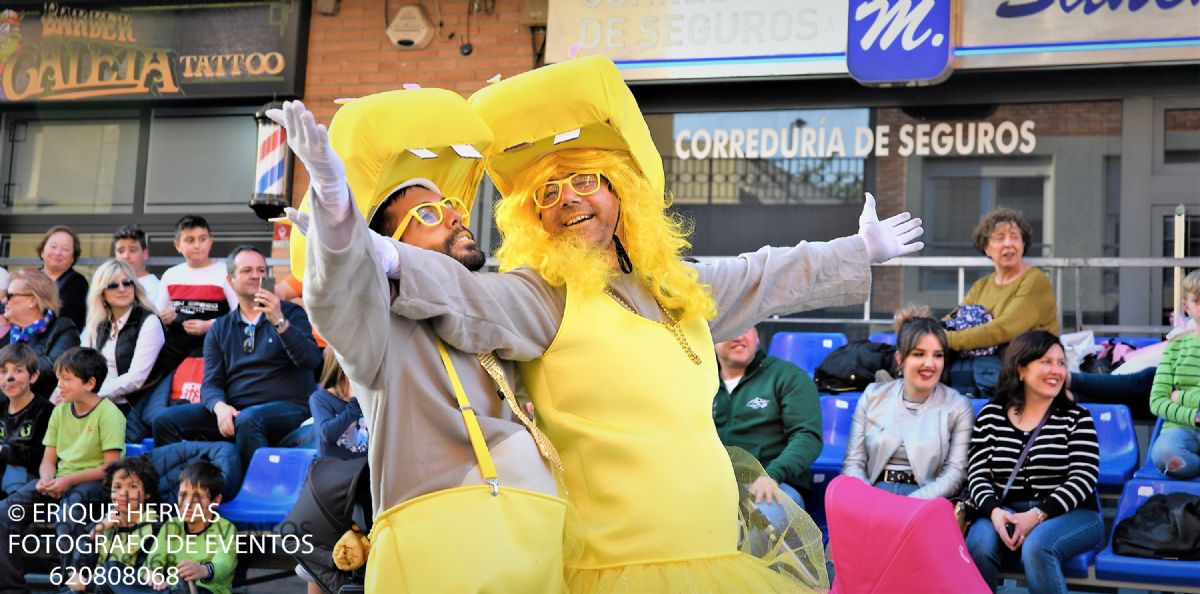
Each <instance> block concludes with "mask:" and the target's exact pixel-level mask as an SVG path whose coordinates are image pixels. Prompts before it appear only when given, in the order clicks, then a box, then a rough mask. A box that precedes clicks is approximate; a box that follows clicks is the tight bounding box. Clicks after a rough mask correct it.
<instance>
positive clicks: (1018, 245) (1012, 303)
mask: <svg viewBox="0 0 1200 594" xmlns="http://www.w3.org/2000/svg"><path fill="white" fill-rule="evenodd" d="M972 241H973V243H974V244H975V248H976V249H978V250H979V251H980V252H981V253H983V255H985V256H987V257H988V258H990V259H991V260H992V262H993V264H994V265H995V271H994V272H992V273H991V274H989V275H987V276H985V277H983V278H981V279H979V280H977V281H975V284H973V285H971V290H970V291H967V294H966V296H965V297H963V304H968V305H982V306H983V307H985V308H986V309H987V311H988V313H990V314H991V316H992V321H990V322H988V323H986V324H981V325H979V326H975V327H973V328H967V329H964V330H956V331H950V332H947V333H946V338H947V339H948V340H949V344H950V349H951V350H953V351H956V352H958V353H964V352H967V351H971V350H974V349H981V348H987V347H994V346H1003V345H1006V344H1008V343H1009V342H1011V341H1012V339H1014V338H1016V337H1017V336H1020V335H1021V334H1023V333H1025V332H1028V331H1030V330H1046V331H1048V332H1051V333H1054V334H1058V332H1059V327H1058V301H1057V300H1056V299H1055V297H1054V288H1053V287H1052V286H1051V285H1050V277H1048V276H1046V273H1044V272H1042V271H1041V270H1038V269H1037V268H1034V267H1033V266H1032V265H1030V264H1029V263H1028V262H1026V261H1025V258H1024V256H1025V254H1026V253H1027V252H1028V250H1029V245H1030V244H1031V243H1033V228H1032V227H1031V226H1030V225H1029V223H1028V222H1027V221H1025V219H1024V218H1022V217H1021V213H1019V212H1017V211H1015V210H1012V209H1009V208H997V209H995V210H993V211H991V212H989V213H988V214H987V215H986V216H984V218H983V220H982V221H980V222H979V226H978V227H976V228H975V233H974V234H973V237H972ZM976 367H979V368H981V369H982V371H981V370H980V369H975V368H976ZM999 376H1000V360H999V357H996V356H984V357H975V358H974V359H961V360H959V361H956V362H955V363H954V364H953V365H952V366H951V368H950V385H952V386H954V387H955V388H956V389H958V390H959V391H961V392H964V393H971V394H975V395H977V396H981V397H990V396H991V389H992V387H993V386H995V382H996V379H997V378H999Z"/></svg>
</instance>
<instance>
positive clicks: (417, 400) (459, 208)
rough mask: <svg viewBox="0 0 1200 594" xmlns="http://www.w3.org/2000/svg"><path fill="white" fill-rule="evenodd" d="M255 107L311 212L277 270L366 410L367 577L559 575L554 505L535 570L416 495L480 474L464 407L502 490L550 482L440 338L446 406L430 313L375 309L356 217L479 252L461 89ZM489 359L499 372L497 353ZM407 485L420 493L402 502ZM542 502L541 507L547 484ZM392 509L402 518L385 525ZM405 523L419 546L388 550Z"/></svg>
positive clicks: (467, 587)
mask: <svg viewBox="0 0 1200 594" xmlns="http://www.w3.org/2000/svg"><path fill="white" fill-rule="evenodd" d="M301 114H303V115H304V119H303V120H301V118H300V116H301ZM267 115H268V116H269V117H271V118H272V119H274V120H275V121H276V122H278V123H280V124H281V125H284V126H285V128H287V130H288V144H289V145H290V146H291V147H292V149H293V151H294V152H296V154H297V155H298V156H299V157H300V158H301V159H302V160H304V162H305V164H306V166H307V169H308V171H309V174H310V177H311V179H312V185H311V193H310V195H309V196H308V197H307V198H306V200H305V203H304V204H303V205H302V207H301V208H302V210H311V211H312V219H311V224H310V225H309V224H308V223H309V221H308V220H307V219H302V221H301V222H303V223H305V225H304V226H307V229H304V228H301V231H302V232H303V231H307V237H305V236H303V235H301V234H299V233H297V234H293V236H292V237H293V239H292V241H293V246H292V249H293V251H292V270H293V273H294V274H296V275H298V276H302V277H303V278H304V280H305V288H306V294H305V305H306V307H307V309H308V311H309V315H310V317H311V318H312V320H313V324H314V325H315V326H316V327H317V328H318V330H319V332H320V333H321V335H322V336H324V337H325V339H326V340H327V341H328V342H329V344H330V347H331V348H333V349H334V350H335V352H336V353H337V355H338V360H339V362H340V363H341V365H342V368H343V369H344V371H345V373H346V375H347V377H348V378H349V379H350V381H351V382H352V383H353V385H354V393H355V395H356V396H357V398H358V400H359V402H360V403H361V405H362V409H363V414H364V416H365V417H366V419H367V422H368V424H369V433H370V436H371V439H370V443H369V451H368V461H369V466H370V473H371V495H372V498H373V502H374V507H375V509H374V511H375V528H374V530H373V531H372V540H373V542H374V546H373V547H372V550H371V556H370V560H369V562H368V565H367V589H368V591H370V592H402V591H421V592H424V591H431V585H432V587H433V588H434V589H435V590H436V591H445V592H482V591H487V592H505V591H511V592H531V591H538V592H541V591H549V592H556V591H562V590H563V589H564V586H565V585H564V583H563V581H562V563H563V562H562V559H561V554H562V551H561V539H562V529H561V520H562V518H561V517H559V518H557V521H559V522H560V527H559V529H558V534H557V535H549V536H547V537H546V538H547V542H549V543H550V546H549V548H548V550H544V551H539V554H540V555H541V556H542V557H541V558H540V559H537V560H536V561H537V564H538V567H537V568H538V569H539V570H538V571H529V570H528V569H526V570H524V571H519V572H518V575H513V573H514V572H513V568H514V567H517V568H521V567H526V568H528V567H529V566H527V565H526V566H522V565H521V564H520V563H517V562H514V560H513V559H512V557H511V555H513V554H514V552H513V551H511V550H504V547H502V546H497V544H496V540H495V539H494V538H493V537H494V536H496V535H495V533H492V532H488V531H476V527H475V526H467V527H465V528H466V530H465V531H464V530H463V529H462V528H463V527H462V526H459V525H458V524H457V522H459V521H460V520H461V519H462V518H464V517H468V516H467V515H466V512H467V511H468V510H464V509H452V510H451V513H448V514H447V513H441V512H439V510H434V511H430V510H429V507H428V505H427V503H428V500H429V498H430V497H436V496H437V495H438V494H439V492H446V491H447V490H454V489H456V488H461V487H464V486H471V485H481V484H483V483H484V482H485V480H487V479H488V478H491V477H488V476H487V472H486V469H484V468H481V463H480V462H479V461H478V460H477V457H476V454H477V452H475V451H473V450H474V448H473V445H474V444H473V441H472V440H471V439H469V436H468V433H469V432H470V429H468V428H467V426H469V425H470V422H465V416H466V415H467V414H468V412H469V413H470V414H471V416H472V417H473V418H474V419H476V421H475V422H476V423H477V426H478V427H479V428H480V431H479V433H480V435H481V436H482V438H483V441H485V442H486V449H487V450H489V451H490V452H489V456H490V458H491V460H492V461H493V462H494V466H495V469H494V472H493V473H492V474H493V475H498V477H499V478H498V479H497V483H496V484H497V485H498V487H497V488H498V489H499V490H500V492H501V494H502V495H508V494H509V490H510V489H514V488H515V489H525V490H528V491H532V492H536V493H544V494H547V495H550V496H554V498H556V497H557V495H558V488H557V485H556V482H555V478H554V477H553V475H552V474H551V471H550V470H549V468H548V467H547V465H546V464H545V462H544V461H543V460H542V457H541V456H540V455H539V452H538V448H537V446H536V445H535V443H534V439H533V438H532V436H531V435H530V433H529V432H527V431H526V429H525V427H523V426H522V425H521V424H519V423H517V422H515V421H514V420H513V419H512V415H511V413H510V411H509V410H508V407H507V406H506V405H505V403H504V401H503V400H501V399H499V398H497V384H496V383H494V381H493V378H492V377H490V376H489V373H488V372H486V371H485V370H484V369H483V368H482V367H481V364H480V361H478V360H477V359H476V357H475V356H474V355H472V354H467V353H463V352H461V351H458V350H455V349H452V348H451V349H447V355H448V356H449V358H450V360H451V362H452V365H453V367H454V368H455V369H456V370H457V376H458V377H457V380H458V383H459V384H460V385H461V388H462V390H461V392H463V393H464V395H465V398H466V400H467V401H468V402H469V406H467V407H464V410H460V406H459V404H457V403H456V396H455V394H456V390H455V385H454V382H452V380H451V379H450V376H449V375H448V373H447V366H446V364H445V363H444V361H443V360H442V358H441V353H440V352H439V347H438V341H437V338H436V336H435V335H434V333H433V331H432V329H431V328H430V324H429V323H428V322H420V321H413V320H411V319H406V318H403V317H400V316H398V315H394V314H393V313H392V312H391V304H390V301H391V298H390V290H389V287H388V281H387V279H386V277H385V267H386V266H388V265H389V264H387V263H386V262H381V259H380V258H379V254H384V255H385V256H389V257H391V259H392V260H394V256H393V254H394V253H395V252H394V250H392V249H390V248H385V249H384V250H379V249H376V248H377V247H378V246H379V238H378V236H373V235H372V234H371V233H370V232H369V231H368V221H370V223H371V227H372V228H373V229H375V230H376V231H378V232H380V233H383V234H385V235H387V236H394V237H395V238H397V239H398V240H399V241H401V242H403V243H404V244H405V245H406V246H412V247H413V248H414V249H421V250H422V251H428V253H429V254H430V255H432V256H435V257H436V258H438V259H439V260H444V261H445V262H446V263H448V264H451V265H454V266H457V267H459V268H461V269H462V270H463V271H464V272H466V271H468V270H477V269H478V268H480V267H481V266H482V265H483V263H484V257H483V254H482V252H481V251H480V250H479V247H478V246H477V245H476V244H475V241H474V238H473V236H472V235H471V233H470V231H469V230H467V229H466V227H465V226H464V224H463V220H464V217H465V216H467V215H468V214H469V213H470V204H471V202H472V201H473V199H474V196H475V192H476V190H477V188H478V185H479V182H480V180H481V178H482V176H483V158H482V154H481V153H482V152H483V151H486V150H487V149H488V148H489V147H490V145H491V142H492V133H491V131H490V130H489V129H488V127H487V125H486V124H484V123H483V121H482V120H481V119H480V118H479V117H478V116H477V115H476V114H475V112H474V111H472V110H471V108H470V107H469V106H468V105H467V102H466V100H465V99H463V98H462V97H461V96H459V95H457V94H455V93H453V92H451V91H446V90H442V89H410V90H402V91H391V92H387V93H380V94H376V95H370V96H367V97H363V98H359V99H355V100H353V101H351V102H350V103H348V104H346V105H344V106H343V107H341V108H340V109H339V110H338V112H337V114H336V115H335V116H334V118H333V121H332V123H331V125H330V128H329V131H328V132H327V133H326V131H325V129H324V127H323V126H322V127H320V128H318V127H317V126H316V125H315V122H314V121H313V118H312V115H311V114H309V113H307V111H305V110H304V109H303V105H302V104H298V103H297V104H292V105H290V106H289V112H288V113H284V112H283V111H280V110H273V111H270V112H268V114H267ZM289 118H290V119H289ZM334 150H336V151H337V154H334V152H333V151H334ZM339 155H340V158H339ZM443 192H445V195H444V196H443ZM351 196H353V199H354V201H356V202H357V206H358V208H357V209H356V208H355V207H354V205H353V204H352V203H351ZM458 197H461V199H460V198H458ZM322 199H324V200H322ZM339 201H340V203H341V204H342V205H343V207H344V208H342V209H341V210H339V211H337V212H335V213H330V212H329V211H328V209H323V208H322V205H323V204H328V203H335V202H339ZM373 241H374V246H375V248H373V247H372V246H373ZM306 256H307V257H306ZM306 260H307V262H306ZM501 369H506V370H508V374H507V375H508V377H510V378H511V377H513V376H512V373H511V371H512V366H511V364H505V365H503V366H502V367H501ZM506 389H511V385H507V386H506ZM423 498H424V499H423ZM423 501H424V502H425V505H424V507H413V506H420V505H421V504H422V502H423ZM546 502H547V503H548V504H549V505H548V509H550V510H551V513H555V509H556V508H555V506H554V505H552V503H553V502H552V501H550V498H547V499H546ZM406 509H407V510H412V509H416V510H417V515H418V516H419V517H420V519H421V521H422V522H425V523H427V524H428V531H427V532H424V533H422V534H423V535H426V536H427V535H428V534H429V531H432V532H433V534H434V535H435V537H433V538H421V537H419V536H415V534H414V532H413V531H414V530H417V529H418V528H419V527H417V526H414V524H415V523H414V522H412V517H413V516H412V515H411V514H409V515H401V512H402V511H403V510H406ZM557 513H559V515H560V516H561V507H559V508H558V511H557ZM401 517H403V518H407V520H406V522H407V523H408V524H409V525H407V526H397V525H396V524H397V518H401ZM551 521H554V519H551ZM405 538H408V539H413V540H419V541H420V542H417V543H414V544H415V545H416V546H417V547H419V549H420V554H408V555H403V558H400V559H394V558H389V557H390V556H396V557H398V556H399V555H391V554H389V553H395V549H396V546H395V543H396V542H397V541H398V540H399V541H402V540H404V539H405ZM535 540H536V539H535ZM555 544H557V545H559V546H558V549H557V550H556V549H555V548H554V545H555ZM506 555H509V557H506ZM556 555H557V557H556ZM521 561H528V560H521ZM547 576H549V577H547ZM548 579H549V580H552V581H549V582H548V581H546V580H548ZM553 580H557V583H555V581H553Z"/></svg>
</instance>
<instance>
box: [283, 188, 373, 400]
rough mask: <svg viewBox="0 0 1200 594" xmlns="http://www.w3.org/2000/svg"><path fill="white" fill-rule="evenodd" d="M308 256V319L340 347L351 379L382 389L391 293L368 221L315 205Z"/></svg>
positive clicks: (306, 289) (334, 347)
mask: <svg viewBox="0 0 1200 594" xmlns="http://www.w3.org/2000/svg"><path fill="white" fill-rule="evenodd" d="M313 191H314V192H315V191H316V190H315V189H314V190H313ZM349 214H350V215H353V211H351V212H350V213H349ZM306 257H307V260H308V265H307V267H306V269H305V271H304V307H305V309H307V310H308V314H309V319H310V320H311V321H312V324H313V326H314V327H315V328H316V329H317V332H318V333H320V335H321V336H322V337H323V338H324V339H325V340H326V341H327V342H328V343H329V345H330V346H332V347H333V349H334V351H336V352H337V354H338V360H339V361H340V362H341V364H342V368H343V369H344V370H345V372H346V376H347V377H349V378H350V381H351V382H354V383H355V384H358V385H360V386H362V387H364V388H366V389H368V390H378V389H381V387H382V385H383V376H384V361H385V360H386V359H387V356H388V354H387V347H388V333H389V332H391V330H392V329H391V327H390V324H389V316H390V313H389V309H388V301H389V294H388V285H387V279H386V278H385V277H384V276H383V270H382V268H381V267H380V265H379V262H378V261H377V259H376V257H375V255H374V251H373V250H372V248H371V240H370V238H369V236H368V230H367V224H366V221H364V220H363V219H362V217H359V216H341V217H337V216H330V214H329V213H328V212H326V211H324V210H322V209H320V208H314V209H313V214H312V222H311V224H310V225H309V229H308V246H307V254H306Z"/></svg>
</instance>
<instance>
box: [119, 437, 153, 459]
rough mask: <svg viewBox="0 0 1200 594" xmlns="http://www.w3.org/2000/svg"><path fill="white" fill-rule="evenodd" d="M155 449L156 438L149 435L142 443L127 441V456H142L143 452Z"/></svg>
mask: <svg viewBox="0 0 1200 594" xmlns="http://www.w3.org/2000/svg"><path fill="white" fill-rule="evenodd" d="M153 449H154V438H153V437H147V438H146V439H143V440H142V443H127V444H125V457H126V458H132V457H134V456H141V455H142V454H145V453H147V452H149V451H150V450H153Z"/></svg>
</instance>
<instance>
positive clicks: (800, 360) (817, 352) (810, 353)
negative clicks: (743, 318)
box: [767, 332, 848, 375]
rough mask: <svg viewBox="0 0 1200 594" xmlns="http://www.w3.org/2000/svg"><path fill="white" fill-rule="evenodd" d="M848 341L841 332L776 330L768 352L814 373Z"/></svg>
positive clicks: (811, 373)
mask: <svg viewBox="0 0 1200 594" xmlns="http://www.w3.org/2000/svg"><path fill="white" fill-rule="evenodd" d="M847 342H848V341H847V339H846V335H845V334H842V333H841V332H776V333H775V335H774V336H772V337H771V346H770V348H768V349H767V354H769V355H771V356H773V357H779V358H780V359H783V360H785V361H791V362H792V363H795V364H796V366H798V367H799V368H800V369H803V370H804V371H806V372H808V374H809V375H813V374H814V373H816V371H817V366H818V365H820V364H821V361H823V360H824V359H825V356H826V355H828V354H829V353H831V352H833V350H834V349H836V348H838V347H840V346H842V345H844V344H846V343H847Z"/></svg>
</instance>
